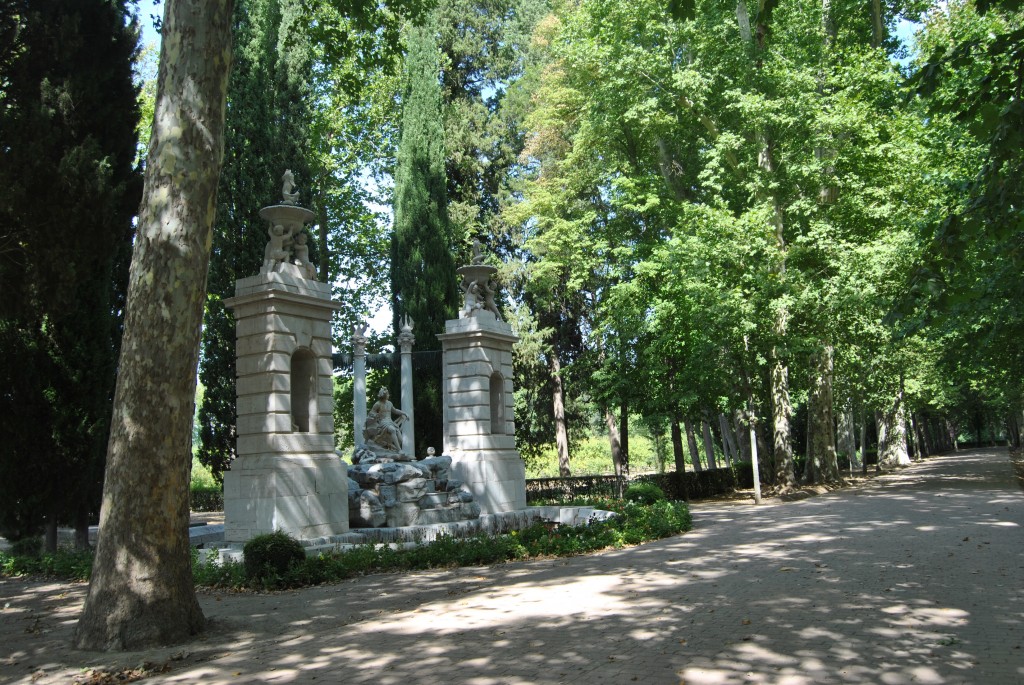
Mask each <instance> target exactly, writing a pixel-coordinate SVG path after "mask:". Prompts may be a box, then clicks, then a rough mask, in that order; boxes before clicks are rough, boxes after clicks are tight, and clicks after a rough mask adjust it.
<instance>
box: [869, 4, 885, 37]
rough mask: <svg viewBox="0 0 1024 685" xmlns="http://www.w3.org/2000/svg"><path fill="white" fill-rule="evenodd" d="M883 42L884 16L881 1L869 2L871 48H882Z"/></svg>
mask: <svg viewBox="0 0 1024 685" xmlns="http://www.w3.org/2000/svg"><path fill="white" fill-rule="evenodd" d="M884 40H885V15H884V14H883V12H882V0H871V47H873V48H880V47H882V41H884Z"/></svg>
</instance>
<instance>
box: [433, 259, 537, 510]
mask: <svg viewBox="0 0 1024 685" xmlns="http://www.w3.org/2000/svg"><path fill="white" fill-rule="evenodd" d="M457 271H458V273H459V274H460V275H461V276H462V292H463V297H464V302H463V307H462V309H461V310H460V311H459V318H458V319H451V320H448V321H446V322H445V332H444V333H442V334H440V335H438V336H437V337H438V338H439V339H440V340H441V349H442V358H443V365H444V382H443V386H442V388H443V389H442V393H441V395H442V397H443V400H444V439H445V444H444V453H445V454H446V455H449V456H451V459H452V466H451V473H452V476H453V478H455V479H457V480H458V481H461V482H462V483H464V484H465V485H466V486H467V487H468V489H469V491H470V492H472V493H473V497H474V499H475V501H476V502H477V503H479V505H480V507H481V509H482V510H483V512H484V513H487V514H495V513H500V512H507V511H517V510H521V509H525V508H526V473H525V468H524V465H523V459H522V457H521V456H520V455H519V452H518V451H517V450H516V445H515V424H514V422H513V417H514V414H513V409H514V403H513V398H512V345H513V344H514V343H515V342H516V341H517V340H518V339H519V338H518V337H517V336H516V335H515V334H514V333H513V332H512V327H511V326H509V325H508V324H507V323H505V322H504V321H502V320H501V317H500V314H499V312H498V309H497V307H496V306H495V302H494V294H495V286H494V284H493V282H492V278H493V276H494V274H495V273H496V272H497V271H498V270H497V268H495V267H493V266H489V265H487V264H485V263H484V255H483V246H482V245H481V243H480V241H478V240H477V241H474V243H473V259H472V263H471V264H469V265H466V266H462V267H459V269H458V270H457Z"/></svg>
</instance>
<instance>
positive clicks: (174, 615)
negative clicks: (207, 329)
mask: <svg viewBox="0 0 1024 685" xmlns="http://www.w3.org/2000/svg"><path fill="white" fill-rule="evenodd" d="M231 10H232V0H169V1H168V2H167V4H166V7H165V10H164V21H163V35H162V44H161V48H160V72H159V78H158V86H157V88H158V92H157V99H156V110H155V114H154V120H153V134H152V138H151V140H150V147H149V157H148V161H147V165H146V176H145V190H144V193H143V199H142V206H141V212H140V216H139V224H138V233H137V236H136V239H135V251H134V255H133V258H132V267H131V275H130V279H129V287H128V302H127V309H126V315H125V324H124V339H123V342H122V345H121V358H120V365H119V370H120V371H119V375H118V379H117V389H116V391H115V395H114V411H113V419H112V421H111V427H110V440H109V443H108V448H107V465H106V474H105V481H104V490H103V504H102V509H101V513H100V533H99V543H98V545H97V549H96V558H95V562H94V564H93V572H92V579H91V581H90V584H89V593H88V596H87V597H86V601H85V607H84V609H83V610H82V615H81V618H80V619H79V622H78V626H77V628H76V631H75V637H74V643H75V646H77V647H79V648H81V649H93V650H125V649H137V648H141V647H145V646H151V645H165V644H171V643H174V642H179V641H181V640H184V639H186V638H188V637H189V636H190V635H194V634H195V633H197V632H198V631H199V630H200V629H202V627H203V623H204V618H203V613H202V610H201V609H200V608H199V603H198V602H197V601H196V595H195V588H194V586H193V582H192V568H191V558H190V547H189V538H188V522H189V508H188V485H189V472H190V468H191V453H190V450H189V446H190V444H191V436H192V415H193V399H194V397H195V385H196V364H197V360H198V354H199V333H200V326H201V324H202V317H203V304H204V301H205V294H206V272H207V266H208V264H209V259H210V242H211V236H212V231H211V227H212V224H213V218H214V211H215V208H216V192H217V177H218V175H219V172H220V165H221V160H222V157H223V136H224V102H225V97H226V94H227V84H228V72H229V70H230V64H231Z"/></svg>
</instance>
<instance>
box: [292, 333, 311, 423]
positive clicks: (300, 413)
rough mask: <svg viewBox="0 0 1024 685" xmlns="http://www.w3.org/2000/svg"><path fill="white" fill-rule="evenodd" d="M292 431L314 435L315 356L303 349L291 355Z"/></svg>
mask: <svg viewBox="0 0 1024 685" xmlns="http://www.w3.org/2000/svg"><path fill="white" fill-rule="evenodd" d="M291 380H292V382H291V388H292V398H291V399H292V401H291V405H292V430H294V431H296V432H298V433H315V432H316V425H317V406H316V405H317V403H316V356H315V355H314V354H313V353H312V352H310V351H309V350H308V349H306V348H304V347H300V348H299V349H297V350H295V353H294V354H292V373H291Z"/></svg>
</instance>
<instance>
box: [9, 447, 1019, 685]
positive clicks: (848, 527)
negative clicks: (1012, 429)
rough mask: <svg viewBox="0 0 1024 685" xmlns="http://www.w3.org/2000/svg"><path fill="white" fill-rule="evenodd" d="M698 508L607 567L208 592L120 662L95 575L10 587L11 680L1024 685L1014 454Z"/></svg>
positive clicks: (599, 560) (568, 565) (583, 562)
mask: <svg viewBox="0 0 1024 685" xmlns="http://www.w3.org/2000/svg"><path fill="white" fill-rule="evenodd" d="M693 514H694V522H695V529H694V531H693V532H691V533H688V534H686V535H684V536H680V537H676V538H671V539H668V540H662V541H659V542H655V543H650V544H647V545H643V546H640V547H636V548H631V549H626V550H619V551H613V552H607V553H604V554H598V555H593V556H588V557H577V558H572V559H559V560H554V561H550V560H549V561H536V562H525V563H514V564H505V565H502V566H495V567H487V568H469V569H459V570H456V571H438V572H425V573H414V574H407V575H401V576H400V575H376V576H369V577H365V578H358V579H354V580H351V581H349V582H345V583H342V584H339V585H332V586H323V587H317V588H310V589H306V590H302V591H297V592H288V593H280V594H273V595H244V594H225V593H219V594H206V595H203V596H201V602H202V605H203V609H204V611H205V612H206V615H207V616H208V617H209V618H211V619H212V620H213V628H212V630H211V631H209V632H208V633H207V634H206V635H205V636H204V637H203V638H202V639H201V640H197V641H196V642H194V643H192V644H189V645H187V646H185V647H176V648H173V649H162V650H152V651H149V652H140V653H135V654H129V655H122V656H117V657H114V656H111V655H105V654H92V653H78V652H71V651H69V650H68V649H67V644H68V641H69V638H70V633H71V629H72V627H73V625H74V621H75V619H76V617H77V612H78V611H79V610H80V608H81V601H82V597H83V595H84V589H83V587H82V586H69V585H59V584H46V583H38V582H21V581H10V580H5V581H0V608H2V611H0V640H2V642H0V644H2V645H3V646H0V682H3V683H6V682H26V683H27V682H54V683H56V682H65V683H66V682H74V681H75V680H77V681H79V682H88V668H90V667H94V668H107V669H115V668H121V667H125V666H136V665H139V664H140V663H142V662H144V661H148V662H150V663H152V664H158V665H164V664H166V671H165V672H162V673H157V674H155V675H152V676H151V677H149V678H147V680H146V682H152V683H157V682H159V683H198V682H201V683H241V682H267V683H320V682H329V683H335V682H344V683H374V684H375V685H390V684H402V685H407V684H411V683H453V684H454V683H465V684H467V685H487V684H491V683H494V684H497V683H503V684H504V683H509V684H511V683H530V684H535V683H536V684H539V683H545V684H546V683H586V684H587V685H593V684H596V683H630V682H643V683H687V684H688V685H697V684H708V683H786V684H794V685H795V684H804V683H807V684H810V683H816V684H817V683H865V684H866V683H872V684H875V683H884V684H886V685H899V684H902V683H926V684H946V683H986V684H988V683H996V684H998V683H1007V684H1010V683H1024V494H1022V492H1021V490H1020V488H1019V487H1018V485H1017V483H1016V481H1015V479H1014V475H1013V470H1012V468H1011V465H1010V462H1009V461H1008V459H1007V457H1006V451H1005V449H994V450H977V451H968V452H959V453H956V454H951V455H947V456H944V457H938V458H934V459H930V460H928V461H926V462H923V463H917V464H914V465H912V466H911V467H909V468H907V469H905V470H902V471H900V472H899V473H895V474H890V475H886V476H882V477H879V478H877V479H874V480H872V481H871V482H870V483H869V484H867V485H864V486H861V487H858V488H853V489H845V490H840V491H837V492H833V493H829V494H825V495H822V496H819V497H815V498H812V499H808V500H804V501H800V502H792V503H785V504H767V505H762V506H760V507H755V506H753V505H743V504H741V505H737V504H712V505H696V506H694V511H693ZM6 605H9V606H6ZM83 669H85V670H83ZM93 682H99V681H96V680H94V681H93Z"/></svg>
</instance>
